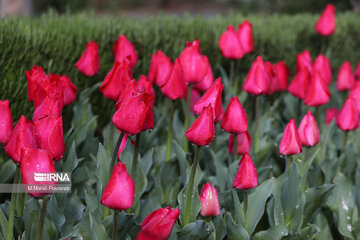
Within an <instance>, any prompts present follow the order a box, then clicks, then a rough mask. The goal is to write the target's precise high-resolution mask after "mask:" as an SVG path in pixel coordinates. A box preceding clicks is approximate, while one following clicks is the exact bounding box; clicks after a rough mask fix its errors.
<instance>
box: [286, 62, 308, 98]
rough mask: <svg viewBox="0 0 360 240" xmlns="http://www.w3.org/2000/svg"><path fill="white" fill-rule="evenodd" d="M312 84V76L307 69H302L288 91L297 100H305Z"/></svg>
mask: <svg viewBox="0 0 360 240" xmlns="http://www.w3.org/2000/svg"><path fill="white" fill-rule="evenodd" d="M309 83H310V74H309V72H308V70H307V69H306V68H302V69H301V70H300V71H299V72H297V74H296V75H295V77H294V80H292V82H291V83H290V84H289V87H288V91H289V92H290V93H291V94H292V95H294V96H295V97H297V98H300V99H305V97H306V94H307V91H308V86H309Z"/></svg>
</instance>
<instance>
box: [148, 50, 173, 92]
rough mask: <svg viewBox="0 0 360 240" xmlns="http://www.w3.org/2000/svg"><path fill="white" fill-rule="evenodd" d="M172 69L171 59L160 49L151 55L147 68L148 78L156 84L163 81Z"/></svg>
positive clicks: (161, 83)
mask: <svg viewBox="0 0 360 240" xmlns="http://www.w3.org/2000/svg"><path fill="white" fill-rule="evenodd" d="M171 69H172V65H171V60H170V58H169V57H168V56H166V55H165V54H164V53H163V52H162V51H161V50H158V51H157V53H155V54H153V55H152V57H151V62H150V68H149V80H150V81H152V82H155V83H156V84H157V85H158V86H161V85H163V84H164V83H165V81H166V79H167V78H168V75H169V74H170V72H171Z"/></svg>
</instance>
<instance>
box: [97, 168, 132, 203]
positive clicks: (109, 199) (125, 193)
mask: <svg viewBox="0 0 360 240" xmlns="http://www.w3.org/2000/svg"><path fill="white" fill-rule="evenodd" d="M134 196H135V184H134V181H133V179H132V178H131V176H130V175H129V173H128V172H127V171H126V165H125V164H123V163H122V162H118V163H117V164H116V165H115V166H114V169H113V171H112V174H111V176H110V179H109V182H108V184H107V185H106V187H105V190H104V192H103V194H102V196H101V200H100V202H101V203H102V204H103V205H105V206H107V207H108V208H112V209H115V210H126V209H129V208H131V206H132V204H133V202H134Z"/></svg>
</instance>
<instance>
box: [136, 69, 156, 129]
mask: <svg viewBox="0 0 360 240" xmlns="http://www.w3.org/2000/svg"><path fill="white" fill-rule="evenodd" d="M136 88H137V90H138V91H139V92H144V93H147V94H149V95H151V96H152V97H153V98H152V101H151V105H150V108H149V111H148V113H147V115H146V118H145V122H144V126H143V129H142V131H145V130H148V129H153V128H154V112H153V108H154V104H155V90H154V87H153V85H152V82H151V81H149V79H148V78H147V77H146V76H145V75H141V76H140V78H139V80H138V81H137V82H136Z"/></svg>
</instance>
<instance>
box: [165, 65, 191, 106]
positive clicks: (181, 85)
mask: <svg viewBox="0 0 360 240" xmlns="http://www.w3.org/2000/svg"><path fill="white" fill-rule="evenodd" d="M185 88H186V83H185V77H184V73H183V70H182V68H181V64H180V60H179V59H176V60H175V63H174V65H173V67H172V70H171V72H170V74H169V75H168V78H167V80H166V81H165V82H164V84H163V85H160V89H161V91H162V93H163V94H164V95H165V96H166V97H168V98H170V99H171V100H176V99H180V98H182V97H183V94H184V90H185Z"/></svg>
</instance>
